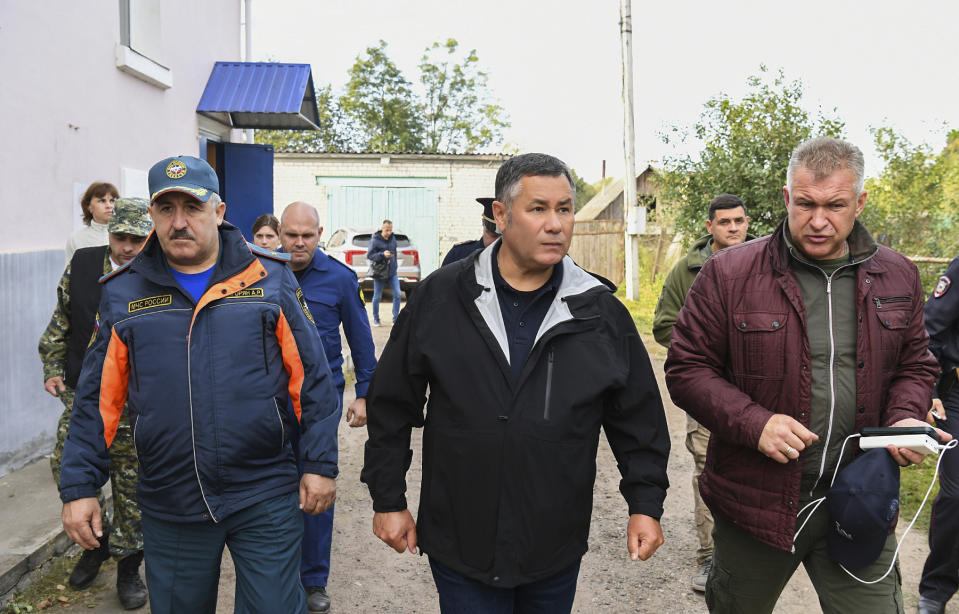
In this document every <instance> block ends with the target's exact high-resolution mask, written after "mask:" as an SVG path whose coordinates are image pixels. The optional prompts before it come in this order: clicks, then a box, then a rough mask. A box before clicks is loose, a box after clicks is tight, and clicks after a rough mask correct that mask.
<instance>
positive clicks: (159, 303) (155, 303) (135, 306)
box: [127, 294, 173, 313]
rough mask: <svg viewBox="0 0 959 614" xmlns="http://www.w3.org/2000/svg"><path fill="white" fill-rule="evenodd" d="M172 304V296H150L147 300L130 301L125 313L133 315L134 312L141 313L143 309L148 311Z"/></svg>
mask: <svg viewBox="0 0 959 614" xmlns="http://www.w3.org/2000/svg"><path fill="white" fill-rule="evenodd" d="M172 304H173V295H172V294H161V295H159V296H150V297H147V298H141V299H137V300H135V301H130V303H129V304H128V305H127V312H128V313H133V312H134V311H142V310H144V309H150V308H152V307H163V306H165V305H172Z"/></svg>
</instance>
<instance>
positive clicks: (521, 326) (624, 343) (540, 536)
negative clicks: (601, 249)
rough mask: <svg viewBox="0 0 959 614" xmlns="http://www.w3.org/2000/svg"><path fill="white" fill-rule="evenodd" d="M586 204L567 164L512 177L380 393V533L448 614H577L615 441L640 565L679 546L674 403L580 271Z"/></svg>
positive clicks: (396, 357)
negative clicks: (410, 502) (671, 498)
mask: <svg viewBox="0 0 959 614" xmlns="http://www.w3.org/2000/svg"><path fill="white" fill-rule="evenodd" d="M574 195H575V188H574V186H573V180H572V176H571V175H570V172H569V169H568V168H567V167H566V165H565V164H564V163H563V162H562V161H560V160H558V159H557V158H554V157H553V156H548V155H545V154H525V155H521V156H516V157H515V158H511V159H510V160H508V161H507V162H506V163H505V164H503V165H502V166H501V167H500V169H499V171H498V172H497V174H496V200H495V201H494V202H493V214H494V218H495V220H496V225H497V227H498V228H499V229H500V230H501V231H502V237H501V238H500V239H498V240H496V241H495V242H493V243H492V244H491V245H489V246H488V247H486V248H485V249H483V250H477V251H476V252H474V253H473V254H471V255H469V256H467V257H466V258H464V259H463V260H459V261H457V262H455V263H452V264H450V265H448V266H445V267H442V268H440V269H439V270H437V271H435V272H434V273H433V274H431V275H430V276H429V277H427V278H426V279H425V280H424V281H423V282H421V285H420V288H419V289H417V291H416V293H415V294H414V295H413V297H412V299H411V300H410V301H409V304H408V305H407V307H406V309H404V310H403V312H402V313H401V314H400V317H399V321H398V322H397V324H396V327H395V328H394V329H393V331H392V334H391V335H390V340H389V342H388V343H387V345H386V348H385V349H384V350H383V354H382V356H381V359H380V362H379V365H378V366H377V369H376V373H375V374H374V375H373V381H372V383H371V384H370V390H369V394H368V396H367V399H368V400H367V403H368V404H369V413H368V415H369V422H368V430H369V441H368V442H367V444H366V461H365V464H364V467H363V472H362V474H361V478H362V480H363V481H364V482H365V483H366V484H367V485H368V486H369V488H370V495H371V496H372V498H373V510H374V512H375V514H374V517H373V532H374V533H375V534H376V536H377V537H379V538H380V539H381V540H383V541H384V542H386V543H387V544H389V545H390V546H391V547H392V548H394V549H395V550H396V551H397V552H403V551H404V550H409V551H410V552H417V549H418V548H422V550H423V551H424V552H426V553H427V554H428V555H429V564H430V568H431V570H432V572H433V579H434V581H435V583H436V587H437V591H438V592H439V601H440V610H441V611H442V612H444V613H468V612H513V611H516V612H532V611H536V612H551V613H554V612H555V613H562V612H569V611H570V609H571V608H572V604H573V597H574V595H575V592H576V580H577V577H578V574H579V564H580V559H581V558H582V556H583V553H585V552H586V542H587V537H588V535H589V522H590V512H591V507H592V497H593V482H594V479H595V475H596V447H597V445H598V443H599V431H600V427H602V428H603V430H604V431H605V433H606V438H607V439H608V441H609V444H610V447H611V448H612V450H613V453H614V454H615V455H616V459H617V462H618V465H619V469H620V472H621V474H622V477H623V479H622V481H621V482H620V491H621V492H622V494H623V497H624V498H625V499H626V502H627V506H628V512H629V520H628V524H627V528H626V536H627V539H626V541H627V550H628V552H629V554H630V556H631V558H632V559H633V560H637V559H644V560H645V559H647V558H649V557H650V556H652V554H653V552H655V551H656V549H657V548H658V547H659V546H660V545H661V544H662V543H663V534H662V529H661V528H660V524H659V518H660V516H661V515H662V511H663V508H662V505H663V500H664V498H665V496H666V488H667V487H668V480H667V477H666V461H667V458H668V456H669V434H668V432H667V430H666V421H665V415H664V413H663V406H662V400H661V398H660V395H659V390H658V387H657V385H656V379H655V377H654V375H653V372H652V368H651V366H650V363H649V357H648V356H647V354H646V350H645V348H644V347H643V343H642V340H641V339H640V337H639V334H638V333H637V331H636V326H635V325H634V324H633V320H632V318H631V317H630V315H629V312H628V311H626V308H625V307H624V306H623V304H622V303H621V302H620V301H619V299H617V298H616V297H615V296H614V295H613V291H614V287H612V284H609V282H604V281H603V280H601V279H598V278H597V277H595V276H593V275H591V274H590V273H587V272H586V271H584V270H583V269H581V268H579V267H578V266H576V265H575V264H574V263H573V261H572V260H570V258H569V257H568V256H567V255H566V252H567V250H568V248H569V243H570V240H571V239H572V236H573V198H574ZM427 388H428V389H429V406H428V408H426V414H425V415H424V403H425V402H426V390H427ZM414 427H423V428H424V431H423V489H422V491H421V493H422V495H421V498H420V505H419V516H418V519H417V521H414V520H413V516H412V514H410V511H409V509H407V503H406V494H405V491H406V478H405V476H406V471H407V469H408V468H409V466H410V462H411V457H412V452H411V451H410V434H411V431H412V429H413V428H414Z"/></svg>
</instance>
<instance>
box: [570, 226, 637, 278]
mask: <svg viewBox="0 0 959 614" xmlns="http://www.w3.org/2000/svg"><path fill="white" fill-rule="evenodd" d="M624 229H625V223H624V222H623V220H589V221H582V222H576V228H575V229H574V230H573V242H572V243H570V246H569V257H570V258H572V259H573V261H574V262H576V264H578V265H579V266H581V267H583V268H584V269H586V270H587V271H591V272H593V273H596V274H598V275H602V276H603V277H605V278H606V279H608V280H610V281H611V282H613V283H614V284H616V285H617V286H618V285H620V284H621V283H623V278H624V277H625V265H624V261H623V253H624V251H625V247H624V242H625V240H624V236H623V231H624Z"/></svg>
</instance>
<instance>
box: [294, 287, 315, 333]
mask: <svg viewBox="0 0 959 614" xmlns="http://www.w3.org/2000/svg"><path fill="white" fill-rule="evenodd" d="M296 300H297V302H298V303H299V304H300V307H301V308H302V309H303V315H305V316H306V319H307V320H309V321H310V323H311V324H313V325H314V326H315V325H316V321H314V320H313V314H312V313H310V308H309V306H308V305H307V304H306V297H305V296H303V290H301V289H300V288H299V287H297V288H296Z"/></svg>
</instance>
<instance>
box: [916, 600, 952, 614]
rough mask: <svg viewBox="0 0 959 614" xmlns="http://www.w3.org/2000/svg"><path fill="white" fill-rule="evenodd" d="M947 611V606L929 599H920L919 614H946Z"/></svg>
mask: <svg viewBox="0 0 959 614" xmlns="http://www.w3.org/2000/svg"><path fill="white" fill-rule="evenodd" d="M945 611H946V604H944V603H941V602H939V601H934V600H932V599H930V598H929V597H920V598H919V605H918V607H917V608H916V612H918V614H944V613H945Z"/></svg>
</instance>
